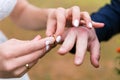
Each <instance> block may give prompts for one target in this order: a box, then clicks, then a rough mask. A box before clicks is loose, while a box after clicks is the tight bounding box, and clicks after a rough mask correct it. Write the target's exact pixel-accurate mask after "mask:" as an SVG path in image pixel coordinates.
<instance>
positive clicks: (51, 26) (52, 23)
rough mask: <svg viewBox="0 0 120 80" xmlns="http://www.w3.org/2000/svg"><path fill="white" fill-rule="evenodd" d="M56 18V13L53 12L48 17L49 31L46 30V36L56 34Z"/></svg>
mask: <svg viewBox="0 0 120 80" xmlns="http://www.w3.org/2000/svg"><path fill="white" fill-rule="evenodd" d="M56 25H57V21H56V16H55V11H53V12H52V13H51V14H50V15H49V16H48V21H47V30H46V35H47V36H51V35H53V34H55V31H56Z"/></svg>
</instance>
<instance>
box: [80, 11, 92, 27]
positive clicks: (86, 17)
mask: <svg viewBox="0 0 120 80" xmlns="http://www.w3.org/2000/svg"><path fill="white" fill-rule="evenodd" d="M80 15H81V19H83V20H84V21H85V24H86V27H88V28H92V27H93V25H92V20H91V17H90V15H89V13H88V12H81V13H80Z"/></svg>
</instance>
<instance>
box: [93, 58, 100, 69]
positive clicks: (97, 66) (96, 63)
mask: <svg viewBox="0 0 120 80" xmlns="http://www.w3.org/2000/svg"><path fill="white" fill-rule="evenodd" d="M92 65H93V66H94V67H95V68H99V60H98V59H94V60H92Z"/></svg>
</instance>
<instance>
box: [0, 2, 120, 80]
mask: <svg viewBox="0 0 120 80" xmlns="http://www.w3.org/2000/svg"><path fill="white" fill-rule="evenodd" d="M29 2H30V3H31V4H33V5H35V6H38V7H41V8H49V7H52V8H56V7H65V8H68V7H71V6H74V5H77V6H80V8H81V11H88V12H89V13H91V12H95V11H97V10H98V9H99V8H100V7H102V6H103V5H105V4H107V3H109V2H110V1H109V0H29ZM28 24H29V23H28ZM0 29H1V30H2V31H3V32H4V33H5V35H6V36H7V37H8V38H9V39H10V38H17V39H22V40H28V39H32V38H33V37H34V36H36V35H37V34H41V35H42V36H43V37H44V36H45V31H37V32H35V31H27V30H23V29H20V28H19V27H16V26H15V25H14V24H13V23H12V22H11V21H10V19H9V18H7V19H5V20H3V21H1V22H0ZM119 46H120V36H119V35H116V36H114V37H113V38H112V39H111V40H109V41H108V42H102V43H101V60H100V68H98V69H96V68H94V67H93V66H92V65H91V64H90V60H89V53H87V54H86V57H85V60H84V63H83V64H82V65H81V66H75V65H74V63H73V60H74V55H71V54H69V53H68V54H67V55H65V56H60V55H58V54H57V49H58V48H59V46H57V48H55V49H53V50H52V51H50V52H49V53H48V54H47V55H46V56H45V57H44V58H42V59H40V60H39V62H38V63H37V64H36V65H35V66H34V67H33V68H32V69H31V70H30V71H29V75H30V78H31V80H120V74H119V73H118V72H117V71H116V70H115V58H116V57H117V56H120V54H118V53H117V52H116V48H117V47H119Z"/></svg>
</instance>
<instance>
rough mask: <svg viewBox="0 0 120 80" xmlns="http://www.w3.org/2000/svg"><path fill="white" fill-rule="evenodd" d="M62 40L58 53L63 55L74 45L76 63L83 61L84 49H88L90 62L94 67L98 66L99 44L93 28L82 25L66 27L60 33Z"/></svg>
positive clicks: (79, 63)
mask: <svg viewBox="0 0 120 80" xmlns="http://www.w3.org/2000/svg"><path fill="white" fill-rule="evenodd" d="M62 41H63V43H62V45H61V47H60V49H59V50H58V53H59V54H61V55H64V54H66V53H68V52H69V51H70V50H71V49H72V48H73V47H74V46H76V49H75V60H74V63H75V64H76V65H81V64H82V63H83V60H84V56H85V54H86V51H89V52H90V61H91V64H92V65H93V66H94V67H96V68H97V67H99V58H100V44H99V41H98V38H97V36H96V33H95V31H94V29H93V28H92V29H88V28H87V27H83V26H82V27H79V28H75V27H72V28H68V29H67V31H66V32H65V33H64V34H63V35H62Z"/></svg>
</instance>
